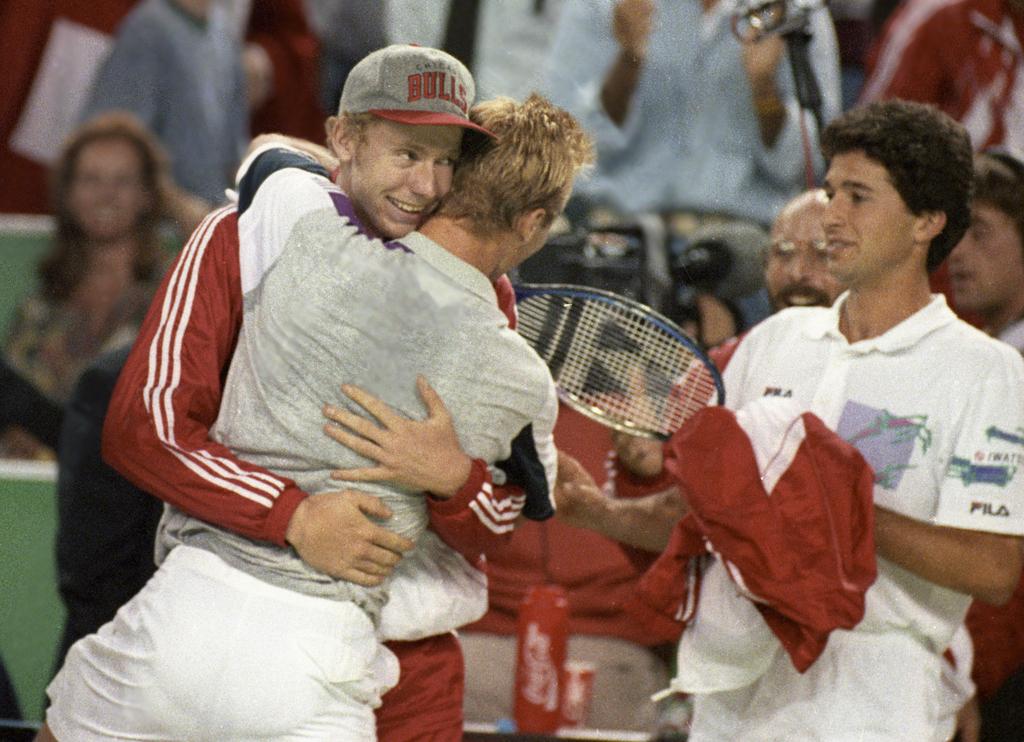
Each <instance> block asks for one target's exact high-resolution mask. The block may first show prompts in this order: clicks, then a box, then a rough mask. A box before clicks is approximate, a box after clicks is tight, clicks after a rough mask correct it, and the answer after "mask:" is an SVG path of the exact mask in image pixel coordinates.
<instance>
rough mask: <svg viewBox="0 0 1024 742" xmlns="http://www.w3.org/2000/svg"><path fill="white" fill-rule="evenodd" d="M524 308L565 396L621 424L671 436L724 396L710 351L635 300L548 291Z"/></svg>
mask: <svg viewBox="0 0 1024 742" xmlns="http://www.w3.org/2000/svg"><path fill="white" fill-rule="evenodd" d="M518 311H519V331H520V333H521V334H522V335H523V336H524V338H525V339H526V340H527V341H528V342H530V344H531V345H532V346H533V347H534V349H535V350H537V352H538V354H539V355H540V356H541V357H542V358H543V359H544V360H545V362H546V363H547V364H548V366H549V368H550V369H551V372H552V376H553V377H554V379H555V382H556V384H557V385H558V387H559V390H560V392H561V393H562V395H563V398H565V399H566V401H568V402H570V403H575V404H576V405H577V406H580V405H582V406H583V407H585V408H588V409H589V411H590V412H591V413H592V414H594V415H597V416H599V417H601V418H605V419H609V420H610V421H611V422H612V423H615V424H617V425H616V426H617V427H619V428H620V429H625V430H630V431H633V432H638V433H653V434H656V435H659V436H668V435H671V433H672V432H674V431H675V430H676V429H678V428H679V427H680V426H681V425H682V424H683V423H684V422H685V421H686V420H687V419H688V418H689V417H690V416H691V415H693V414H694V413H695V412H697V411H698V410H700V409H702V408H703V407H705V406H707V405H708V404H709V402H710V401H711V400H713V399H714V398H715V397H717V387H716V384H715V376H714V374H713V373H712V372H711V370H710V369H708V367H707V366H706V365H705V362H704V360H703V358H701V357H700V356H699V355H698V354H697V353H695V352H694V351H693V350H692V349H690V348H689V347H687V345H686V344H685V343H683V342H682V341H681V340H680V339H679V338H678V337H676V336H675V335H673V334H671V333H669V332H668V331H666V330H665V329H664V328H663V327H662V326H661V325H660V324H659V323H657V322H655V321H652V319H651V318H650V317H649V316H648V315H646V314H644V313H642V312H640V311H637V310H635V309H634V308H632V307H630V306H623V305H619V304H613V303H609V302H605V301H599V300H593V299H587V298H581V297H565V296H551V295H544V296H531V297H528V298H527V299H525V300H524V301H521V302H520V304H519V307H518ZM584 411H587V410H584Z"/></svg>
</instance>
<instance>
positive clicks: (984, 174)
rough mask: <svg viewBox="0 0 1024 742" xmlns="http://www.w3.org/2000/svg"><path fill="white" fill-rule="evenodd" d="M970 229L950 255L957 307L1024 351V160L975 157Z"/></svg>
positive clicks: (1009, 157)
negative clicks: (974, 316) (972, 315)
mask: <svg viewBox="0 0 1024 742" xmlns="http://www.w3.org/2000/svg"><path fill="white" fill-rule="evenodd" d="M974 169H975V193H974V203H973V206H972V208H971V226H970V228H969V229H968V230H967V234H966V235H964V238H963V239H962V240H961V241H960V243H959V244H958V245H957V246H956V247H955V248H954V249H953V252H952V253H950V255H949V277H950V281H951V283H952V285H953V295H954V296H955V297H956V301H957V305H958V306H960V307H962V308H963V309H965V310H967V311H969V312H973V313H974V314H976V315H978V316H979V317H980V318H981V320H982V323H983V324H982V329H983V330H985V332H987V333H988V334H989V335H993V336H995V337H997V338H999V339H1000V340H1002V341H1004V342H1007V343H1009V344H1010V345H1012V346H1014V347H1015V348H1017V349H1018V350H1020V351H1021V352H1024V161H1021V160H1018V159H1016V158H1015V157H1012V156H1007V155H1004V154H995V155H993V154H981V155H978V156H976V158H975V168H974Z"/></svg>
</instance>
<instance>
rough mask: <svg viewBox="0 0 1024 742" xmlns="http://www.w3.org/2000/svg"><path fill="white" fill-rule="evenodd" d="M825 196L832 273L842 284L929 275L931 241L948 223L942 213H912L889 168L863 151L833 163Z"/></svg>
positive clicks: (853, 285) (855, 285)
mask: <svg viewBox="0 0 1024 742" xmlns="http://www.w3.org/2000/svg"><path fill="white" fill-rule="evenodd" d="M825 192H826V193H827V194H828V198H829V203H828V207H827V208H826V210H825V239H826V245H827V250H828V261H829V270H830V272H831V273H832V275H833V277H835V279H836V280H837V281H839V282H840V283H842V284H844V285H846V286H847V287H849V288H850V289H863V288H873V287H877V286H880V285H882V284H884V283H891V282H892V280H893V279H894V278H897V277H899V276H911V275H916V274H918V273H919V274H920V275H926V273H925V259H926V256H927V252H928V246H929V243H930V241H931V238H932V237H934V236H935V235H936V234H938V232H940V231H941V229H942V227H943V226H944V225H945V218H944V215H943V214H941V212H939V213H935V212H926V213H925V214H923V215H921V216H915V215H914V214H913V213H911V211H910V209H909V208H908V207H907V205H906V203H905V202H904V201H903V199H902V198H901V197H900V194H899V192H898V191H897V190H896V188H895V187H894V186H893V184H892V181H891V180H890V179H889V174H888V172H887V171H886V169H885V167H884V166H883V165H881V164H879V163H878V162H876V161H874V160H872V159H871V158H869V157H868V156H866V155H865V154H864V153H863V152H862V151H859V150H854V151H851V152H844V153H841V154H837V155H836V156H835V157H834V158H833V159H832V162H831V164H830V165H829V169H828V173H827V174H826V176H825Z"/></svg>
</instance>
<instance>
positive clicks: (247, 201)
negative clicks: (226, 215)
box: [238, 149, 330, 216]
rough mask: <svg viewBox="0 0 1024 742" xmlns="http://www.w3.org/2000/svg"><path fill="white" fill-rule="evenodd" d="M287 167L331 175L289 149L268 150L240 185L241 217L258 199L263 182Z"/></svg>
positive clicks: (247, 171) (251, 166)
mask: <svg viewBox="0 0 1024 742" xmlns="http://www.w3.org/2000/svg"><path fill="white" fill-rule="evenodd" d="M286 167H294V168H298V169H299V170H305V171H306V172H308V173H313V174H314V175H322V176H323V177H325V178H330V174H329V173H328V172H327V170H326V169H325V168H324V167H323V165H320V164H318V163H316V162H313V161H312V160H311V159H309V158H308V157H305V156H304V155H300V154H298V153H297V152H293V151H292V150H288V149H268V150H267V151H266V152H263V153H262V154H261V155H259V157H257V158H256V159H255V160H253V161H252V163H251V164H250V165H249V169H248V170H246V172H245V175H244V176H242V180H241V182H240V183H239V184H238V215H239V216H241V215H242V214H244V213H245V211H246V209H248V208H249V206H251V205H252V200H253V199H254V198H255V197H256V191H257V190H259V187H260V185H262V183H263V181H265V180H266V179H267V178H269V177H270V176H271V175H273V174H274V173H276V172H277V171H278V170H283V169H284V168H286Z"/></svg>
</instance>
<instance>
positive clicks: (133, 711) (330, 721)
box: [46, 546, 398, 742]
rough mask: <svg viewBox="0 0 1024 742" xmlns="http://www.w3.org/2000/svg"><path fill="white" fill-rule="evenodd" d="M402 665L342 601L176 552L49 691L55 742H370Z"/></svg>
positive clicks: (74, 652) (76, 648)
mask: <svg viewBox="0 0 1024 742" xmlns="http://www.w3.org/2000/svg"><path fill="white" fill-rule="evenodd" d="M397 681H398V660H397V659H396V658H395V656H394V655H393V654H392V653H391V652H390V651H389V650H387V649H386V648H384V646H383V645H381V643H380V642H379V641H378V640H377V638H376V637H375V635H374V629H373V625H372V624H371V622H370V620H369V618H367V616H366V615H365V614H364V613H363V612H362V611H361V610H359V609H358V608H357V607H356V606H355V605H353V604H352V603H343V602H338V601H333V600H327V599H324V598H315V597H311V596H308V595H302V594H299V593H295V592H292V591H290V590H286V589H283V588H280V587H275V586H273V585H270V584H268V583H265V582H263V581H261V580H258V579H256V578H255V577H252V576H250V575H247V574H245V573H244V572H240V571H239V570H237V569H234V568H233V567H230V566H228V565H227V564H226V563H224V562H223V561H222V560H221V559H219V558H218V557H217V556H215V555H214V554H212V553H210V552H207V551H204V550H201V549H196V548H192V547H188V546H179V547H177V548H175V549H174V550H173V551H172V552H171V554H170V555H169V556H168V558H167V559H166V560H165V561H164V563H163V564H162V565H161V567H160V569H159V570H157V573H156V574H155V575H154V576H153V578H152V579H151V580H150V581H149V582H148V583H147V584H146V586H145V587H144V588H143V589H142V590H141V591H140V592H139V594H138V595H136V596H135V597H134V598H132V600H130V601H129V602H128V603H127V604H125V605H124V606H123V607H122V608H121V609H120V610H119V611H118V613H117V615H116V616H115V617H114V620H113V621H111V622H110V623H108V624H106V625H105V626H103V627H102V628H100V630H99V631H98V632H97V633H96V634H92V635H90V636H87V637H85V638H84V639H82V640H81V641H79V642H77V643H76V644H74V645H73V646H72V647H71V650H70V651H69V652H68V656H67V659H66V660H65V663H64V667H63V668H62V669H61V671H60V672H59V673H58V674H57V677H55V678H54V680H53V682H52V683H51V684H50V686H49V688H47V693H48V694H49V696H50V699H51V701H52V705H51V706H50V708H49V709H48V710H47V714H46V723H47V724H48V725H49V727H50V729H51V731H52V732H53V733H54V735H55V736H56V737H57V739H58V740H61V742H94V741H99V740H110V739H132V740H188V741H189V742H201V741H203V740H210V741H211V742H213V741H214V740H216V741H217V742H229V741H238V742H241V741H242V740H257V739H262V740H266V739H274V740H332V742H333V741H334V740H358V741H359V742H365V741H366V740H373V739H375V738H376V732H375V722H374V715H373V709H374V708H376V707H377V706H379V705H380V696H381V695H382V694H383V693H384V692H385V691H387V690H388V689H389V688H391V687H392V686H393V685H394V684H395V683H396V682H397Z"/></svg>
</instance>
